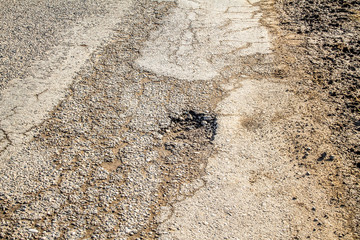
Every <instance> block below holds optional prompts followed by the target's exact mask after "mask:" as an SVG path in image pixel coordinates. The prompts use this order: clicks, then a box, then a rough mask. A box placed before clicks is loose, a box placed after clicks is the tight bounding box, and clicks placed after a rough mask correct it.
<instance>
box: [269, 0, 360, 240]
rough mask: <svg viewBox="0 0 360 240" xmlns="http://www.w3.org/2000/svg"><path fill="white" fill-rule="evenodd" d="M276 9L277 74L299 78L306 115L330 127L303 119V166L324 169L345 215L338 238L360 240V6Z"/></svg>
mask: <svg viewBox="0 0 360 240" xmlns="http://www.w3.org/2000/svg"><path fill="white" fill-rule="evenodd" d="M273 6H274V7H275V8H274V9H275V11H274V12H273V14H276V15H277V16H278V17H277V18H276V24H274V25H271V26H270V28H271V29H272V31H273V32H274V33H275V34H277V36H278V38H277V41H276V42H275V46H276V48H277V61H278V62H279V66H278V67H277V69H276V70H275V72H274V74H275V75H277V76H280V77H282V78H287V79H291V81H289V83H290V84H291V85H292V86H293V88H292V89H293V92H294V93H296V94H297V95H298V96H301V98H302V99H303V100H304V102H305V103H306V106H303V110H302V111H301V112H302V113H303V114H304V117H305V118H308V119H312V120H316V122H318V123H319V124H321V125H323V126H325V128H324V129H326V131H324V130H320V128H316V127H315V128H314V126H311V121H310V122H307V123H306V122H303V123H302V124H301V123H299V124H301V126H300V128H301V129H302V131H301V132H300V133H294V134H293V136H292V137H289V140H290V139H292V140H291V141H293V143H294V148H293V149H292V151H291V153H293V154H294V156H296V161H297V163H298V164H299V165H303V166H304V167H305V168H308V169H316V171H317V173H318V174H319V177H320V178H319V179H321V180H320V182H319V184H320V185H322V186H324V188H325V189H327V191H328V194H329V196H331V199H330V200H331V201H330V202H329V204H330V206H332V208H333V209H334V211H337V212H339V214H340V215H339V218H343V219H344V221H345V222H344V224H343V227H344V232H343V233H338V234H337V236H338V237H339V238H346V237H350V238H352V239H359V237H360V235H359V234H360V229H359V219H360V209H359V206H360V204H359V201H360V195H359V183H358V179H359V176H360V175H359V170H360V168H359V167H360V146H359V142H360V136H359V131H360V128H359V125H360V122H359V120H360V116H359V110H360V105H359V103H360V98H359V97H360V95H359V94H360V87H359V86H360V77H359V76H360V75H359V73H360V65H359V62H360V61H359V60H360V55H359V53H360V24H359V23H360V19H359V12H360V11H359V10H360V3H359V2H358V1H351V0H350V1H341V0H339V1H327V0H320V1H311V0H306V1H288V0H285V1H282V0H278V1H275V4H274V5H273ZM306 149H308V150H306ZM309 149H311V151H312V152H314V150H315V151H316V154H315V155H313V156H312V154H309V153H308V152H309Z"/></svg>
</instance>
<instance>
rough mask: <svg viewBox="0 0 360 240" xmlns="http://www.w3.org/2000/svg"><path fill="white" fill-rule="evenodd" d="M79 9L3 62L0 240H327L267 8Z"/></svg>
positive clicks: (195, 1) (329, 216) (245, 4)
mask: <svg viewBox="0 0 360 240" xmlns="http://www.w3.org/2000/svg"><path fill="white" fill-rule="evenodd" d="M27 2H28V1H27ZM30 2H33V4H29V6H25V9H30V10H31V9H34V8H35V7H37V8H38V9H39V10H38V12H39V14H40V13H42V14H44V13H46V11H50V10H49V9H54V8H57V7H58V6H57V5H52V4H49V5H46V6H42V5H41V4H40V3H38V2H36V1H30ZM76 2H77V1H74V2H71V3H70V2H69V3H68V2H66V3H64V6H67V7H65V8H64V9H73V11H75V12H78V11H79V12H82V13H86V14H79V16H78V17H76V18H70V17H69V16H66V14H70V13H68V12H67V11H65V10H64V12H62V13H61V11H62V8H59V10H58V12H56V11H55V12H54V13H52V15H51V16H55V18H56V16H63V18H65V19H67V18H69V20H68V21H66V23H65V22H64V23H63V25H60V26H54V27H53V28H51V29H52V31H53V32H54V33H51V34H52V35H51V34H50V35H51V37H49V38H45V40H44V41H45V43H42V44H43V45H41V44H40V45H38V44H39V42H40V43H41V42H42V39H41V37H40V39H39V40H38V41H35V40H33V41H34V47H33V49H39V48H41V46H43V47H44V49H45V50H46V51H45V50H41V51H40V52H38V53H37V52H35V53H34V52H32V51H29V52H27V53H22V52H20V53H19V54H20V55H24V56H23V58H25V59H26V63H23V64H21V63H16V62H17V61H18V60H19V58H17V57H14V56H15V55H13V53H14V51H12V50H11V49H10V50H9V48H6V49H5V50H4V49H2V50H1V51H3V52H4V54H3V55H4V56H3V59H6V61H5V60H4V62H3V65H2V68H3V67H4V66H5V67H4V69H10V70H6V71H3V72H2V73H1V74H3V75H2V76H1V77H2V79H1V84H2V90H1V92H0V207H1V208H0V217H1V220H0V221H1V222H0V238H4V239H34V238H36V239H154V238H160V239H292V238H295V239H305V238H306V237H308V238H311V239H335V238H337V237H336V236H338V234H339V231H341V224H339V222H338V221H340V220H339V219H337V217H336V212H333V211H331V209H329V206H328V203H327V201H328V197H327V195H326V192H324V191H323V190H322V189H321V188H319V187H318V186H317V184H316V178H315V177H311V174H310V173H309V172H306V171H304V169H302V168H300V167H297V165H296V164H293V163H292V159H291V157H290V156H289V154H287V153H286V150H287V149H288V148H289V144H291V143H289V142H287V140H286V138H285V136H286V134H287V133H288V132H289V131H292V129H289V128H288V125H287V123H288V121H290V120H291V119H297V118H300V117H299V116H298V115H296V111H295V110H294V108H295V107H294V104H295V103H296V101H297V98H296V96H293V95H292V94H291V93H290V92H289V91H288V86H287V85H286V83H285V82H286V81H284V80H283V79H282V80H280V79H276V78H274V77H273V76H274V75H273V74H272V73H273V71H274V64H276V63H275V62H274V49H273V47H272V37H271V36H270V34H269V32H268V29H267V28H266V26H265V25H262V23H264V22H268V23H269V22H271V21H272V19H271V18H268V19H267V18H265V17H264V15H263V13H262V11H261V7H263V8H264V6H266V2H256V1H252V0H249V1H246V0H221V1H220V0H218V1H217V0H211V1H209V0H179V1H176V2H173V1H145V0H144V1H143V0H133V1H106V3H101V4H100V3H99V4H95V2H92V3H91V4H90V3H89V6H88V5H86V6H84V5H81V4H80V5H79V6H78V5H76ZM67 4H68V5H67ZM72 4H75V5H74V6H73V5H72ZM92 4H93V5H92ZM1 6H2V10H1V11H4V12H6V13H7V14H8V15H6V16H7V17H8V18H7V17H3V18H2V19H1V20H2V21H3V22H4V23H6V24H12V22H11V21H10V20H9V19H11V18H12V17H13V18H14V19H16V17H14V16H12V14H18V13H17V12H16V11H14V10H13V9H12V8H11V7H12V6H9V3H8V2H7V1H2V2H1ZM61 6H62V5H61ZM17 7H19V8H21V7H20V5H19V6H17ZM22 7H24V6H22ZM76 9H79V10H78V11H77V10H76ZM92 11H93V12H92ZM35 12H36V11H35ZM59 12H60V13H59ZM62 14H63V15H62ZM3 16H5V15H3ZM9 16H10V17H9ZM36 16H37V15H36V14H34V15H33V16H27V17H28V18H29V19H30V20H31V21H40V22H41V21H42V20H41V19H40V20H36ZM40 16H42V15H40ZM44 16H45V17H47V15H46V14H45V15H44ZM33 18H35V19H33ZM30 20H29V21H30ZM29 21H28V22H29ZM31 21H30V23H31ZM59 22H60V23H62V22H61V21H60V20H59ZM13 24H14V23H13ZM47 24H52V23H47ZM29 25H31V24H29ZM6 26H8V25H6ZM19 27H20V24H19V26H18V27H16V26H15V27H13V28H12V27H11V26H10V27H8V28H4V27H3V29H2V31H3V33H4V34H2V35H3V36H4V39H5V40H3V39H2V41H3V42H6V41H7V40H8V41H9V39H12V37H13V35H11V34H15V35H16V34H17V33H18V31H19ZM21 27H23V26H21ZM38 27H40V28H42V27H43V26H42V25H40V26H38ZM35 28H36V24H35ZM9 29H11V31H13V32H12V33H11V34H10V33H9V32H10V30H9ZM37 29H39V28H37ZM18 34H19V36H21V33H20V32H19V33H18ZM29 34H30V35H31V34H32V31H29ZM39 36H42V37H44V34H43V33H41V34H39ZM273 37H274V36H273ZM24 38H25V37H22V38H21V39H24ZM27 38H28V39H31V37H30V38H29V37H27ZM50 38H51V39H52V40H51V41H50V40H49V39H50ZM6 39H7V40H6ZM25 39H26V38H25ZM46 41H48V42H46ZM7 44H8V45H6V46H10V45H11V42H9V43H7ZM16 44H17V45H16ZM16 44H15V45H16V46H17V47H18V50H16V51H15V52H17V51H20V50H21V49H26V44H27V42H26V41H24V42H21V41H20V42H16ZM45 45H46V46H45ZM31 46H33V45H31ZM20 55H19V56H20ZM16 56H18V55H16ZM31 59H33V60H31ZM24 69H25V70H24ZM315 209H316V210H315ZM315 212H316V213H315ZM296 237H297V238H296Z"/></svg>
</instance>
